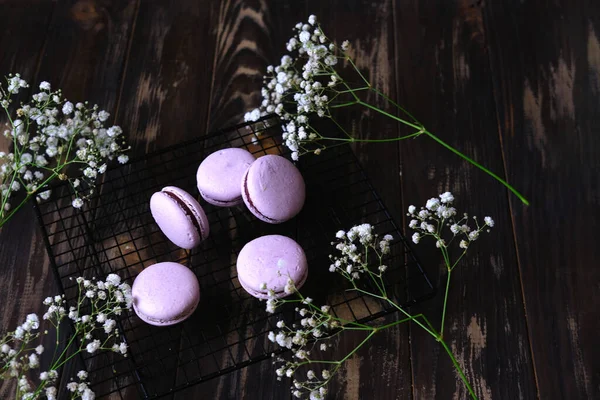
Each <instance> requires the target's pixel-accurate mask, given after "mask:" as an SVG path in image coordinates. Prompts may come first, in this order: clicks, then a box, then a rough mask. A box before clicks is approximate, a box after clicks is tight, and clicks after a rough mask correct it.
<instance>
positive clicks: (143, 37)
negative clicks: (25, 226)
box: [117, 1, 215, 155]
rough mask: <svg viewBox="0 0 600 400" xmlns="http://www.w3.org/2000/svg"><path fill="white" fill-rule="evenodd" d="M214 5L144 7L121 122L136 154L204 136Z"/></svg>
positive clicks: (147, 4)
mask: <svg viewBox="0 0 600 400" xmlns="http://www.w3.org/2000/svg"><path fill="white" fill-rule="evenodd" d="M213 7H215V3H213V2H209V1H200V2H198V1H177V2H165V1H157V2H143V3H141V4H140V8H139V14H138V18H137V24H136V27H135V32H134V34H133V39H132V42H131V54H130V57H129V61H128V63H127V71H126V80H125V82H124V87H123V97H122V99H121V102H120V107H119V112H118V118H117V121H118V122H119V124H120V125H121V126H122V127H123V130H124V131H126V132H129V142H130V144H131V146H132V147H133V152H132V154H134V155H135V154H138V155H139V154H143V153H145V152H147V151H150V150H153V149H158V148H161V147H164V146H167V145H170V144H175V143H178V142H180V141H182V140H185V139H190V138H193V137H197V136H199V135H203V134H205V133H206V129H207V113H208V107H209V105H208V104H209V98H210V97H209V95H210V90H209V88H210V87H211V73H212V68H213V54H214V42H215V41H214V34H213V33H212V31H211V28H210V26H211V17H212V16H213V15H214V11H213Z"/></svg>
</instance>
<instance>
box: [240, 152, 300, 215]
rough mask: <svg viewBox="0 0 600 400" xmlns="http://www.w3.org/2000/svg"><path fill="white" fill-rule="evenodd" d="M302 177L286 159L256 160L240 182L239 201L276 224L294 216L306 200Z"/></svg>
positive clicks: (274, 157)
mask: <svg viewBox="0 0 600 400" xmlns="http://www.w3.org/2000/svg"><path fill="white" fill-rule="evenodd" d="M305 190H306V189H305V184H304V179H303V178H302V174H301V173H300V171H298V169H297V168H296V167H295V166H294V164H292V163H291V162H290V161H289V160H287V159H286V158H284V157H281V156H276V155H266V156H263V157H260V158H259V159H257V160H256V161H255V162H254V163H253V164H252V165H251V166H250V168H249V169H248V171H247V172H246V175H245V176H244V179H243V181H242V198H243V199H244V202H245V203H246V206H247V207H248V209H249V210H250V211H251V212H252V213H253V214H254V215H255V216H256V217H257V218H259V219H260V220H262V221H265V222H268V223H272V224H277V223H281V222H285V221H287V220H289V219H291V218H293V217H294V216H296V215H297V214H298V213H299V212H300V210H302V207H303V206H304V200H305V197H306V193H305Z"/></svg>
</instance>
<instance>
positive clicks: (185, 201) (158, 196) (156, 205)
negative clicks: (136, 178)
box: [150, 186, 209, 249]
mask: <svg viewBox="0 0 600 400" xmlns="http://www.w3.org/2000/svg"><path fill="white" fill-rule="evenodd" d="M150 212H151V213H152V217H153V218H154V220H155V221H156V224H157V225H158V226H159V228H160V230H161V231H162V232H163V233H164V234H165V236H166V237H167V238H169V240H170V241H171V242H173V243H174V244H176V245H177V246H179V247H181V248H183V249H192V248H194V247H196V246H198V245H199V244H200V243H201V242H202V241H203V240H204V239H206V238H207V237H208V233H209V226H208V219H207V218H206V214H205V213H204V210H203V209H202V207H201V206H200V204H198V202H197V201H196V199H194V198H193V197H192V196H191V195H190V194H189V193H187V192H186V191H184V190H182V189H179V188H177V187H175V186H167V187H165V188H163V189H162V190H161V191H160V192H156V193H154V194H153V195H152V197H151V198H150Z"/></svg>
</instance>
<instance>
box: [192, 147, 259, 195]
mask: <svg viewBox="0 0 600 400" xmlns="http://www.w3.org/2000/svg"><path fill="white" fill-rule="evenodd" d="M253 162H254V156H253V155H252V154H250V152H248V151H246V150H244V149H238V148H231V149H223V150H218V151H216V152H214V153H212V154H211V155H209V156H208V157H206V158H205V159H204V161H202V163H201V164H200V167H198V172H197V173H196V181H197V184H198V190H199V191H200V195H201V196H202V197H203V198H204V200H206V201H207V202H209V203H210V204H213V205H215V206H221V207H231V206H235V205H237V204H241V203H242V190H241V185H242V178H243V177H244V174H245V173H246V171H247V170H248V167H250V164H252V163H253Z"/></svg>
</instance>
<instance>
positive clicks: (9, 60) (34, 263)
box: [0, 2, 57, 398]
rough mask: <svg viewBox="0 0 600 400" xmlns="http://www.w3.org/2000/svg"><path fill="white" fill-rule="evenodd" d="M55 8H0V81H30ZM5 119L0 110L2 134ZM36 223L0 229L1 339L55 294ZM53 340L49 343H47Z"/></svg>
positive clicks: (1, 140)
mask: <svg viewBox="0 0 600 400" xmlns="http://www.w3.org/2000/svg"><path fill="white" fill-rule="evenodd" d="M53 10H54V4H49V3H46V4H37V7H36V8H35V10H33V11H28V10H27V9H26V7H23V6H22V5H19V4H17V3H15V2H6V3H0V49H2V51H0V76H4V75H7V74H8V73H21V75H22V76H23V78H25V79H27V80H30V79H31V77H32V76H33V75H34V74H35V72H36V69H37V68H38V62H39V58H40V55H41V52H42V49H43V46H44V42H45V40H44V38H45V35H46V32H47V30H48V26H49V23H50V20H51V18H52V12H53ZM6 122H7V118H6V116H5V115H4V110H2V115H1V116H0V124H2V131H4V124H5V123H6ZM10 147H11V142H9V141H8V140H7V139H6V138H5V137H4V136H3V135H2V136H1V137H0V151H9V150H10ZM37 229H38V228H37V222H36V220H35V217H34V214H33V210H32V209H31V207H30V206H27V207H24V209H23V210H22V212H20V213H18V214H17V215H15V218H14V219H13V220H12V221H10V222H9V223H7V224H6V225H5V226H4V227H3V228H1V229H0V243H1V245H0V275H1V276H2V282H1V283H0V304H2V308H1V311H0V321H1V322H0V327H2V328H1V329H0V334H3V333H4V332H5V330H8V329H14V328H15V327H16V326H17V325H18V324H21V323H22V322H23V321H24V320H25V318H26V316H27V314H29V313H31V312H36V311H38V310H40V309H41V307H40V306H41V302H42V300H43V298H44V295H45V293H49V292H53V291H56V287H57V286H56V284H55V282H54V280H53V279H52V276H51V272H50V270H49V266H48V260H47V257H46V250H45V249H44V246H43V242H42V238H41V236H39V235H38V234H37V232H38V230H37ZM49 339H50V340H52V339H51V338H49ZM14 391H15V385H14V383H13V382H2V385H0V398H11V397H12V395H13V394H14Z"/></svg>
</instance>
